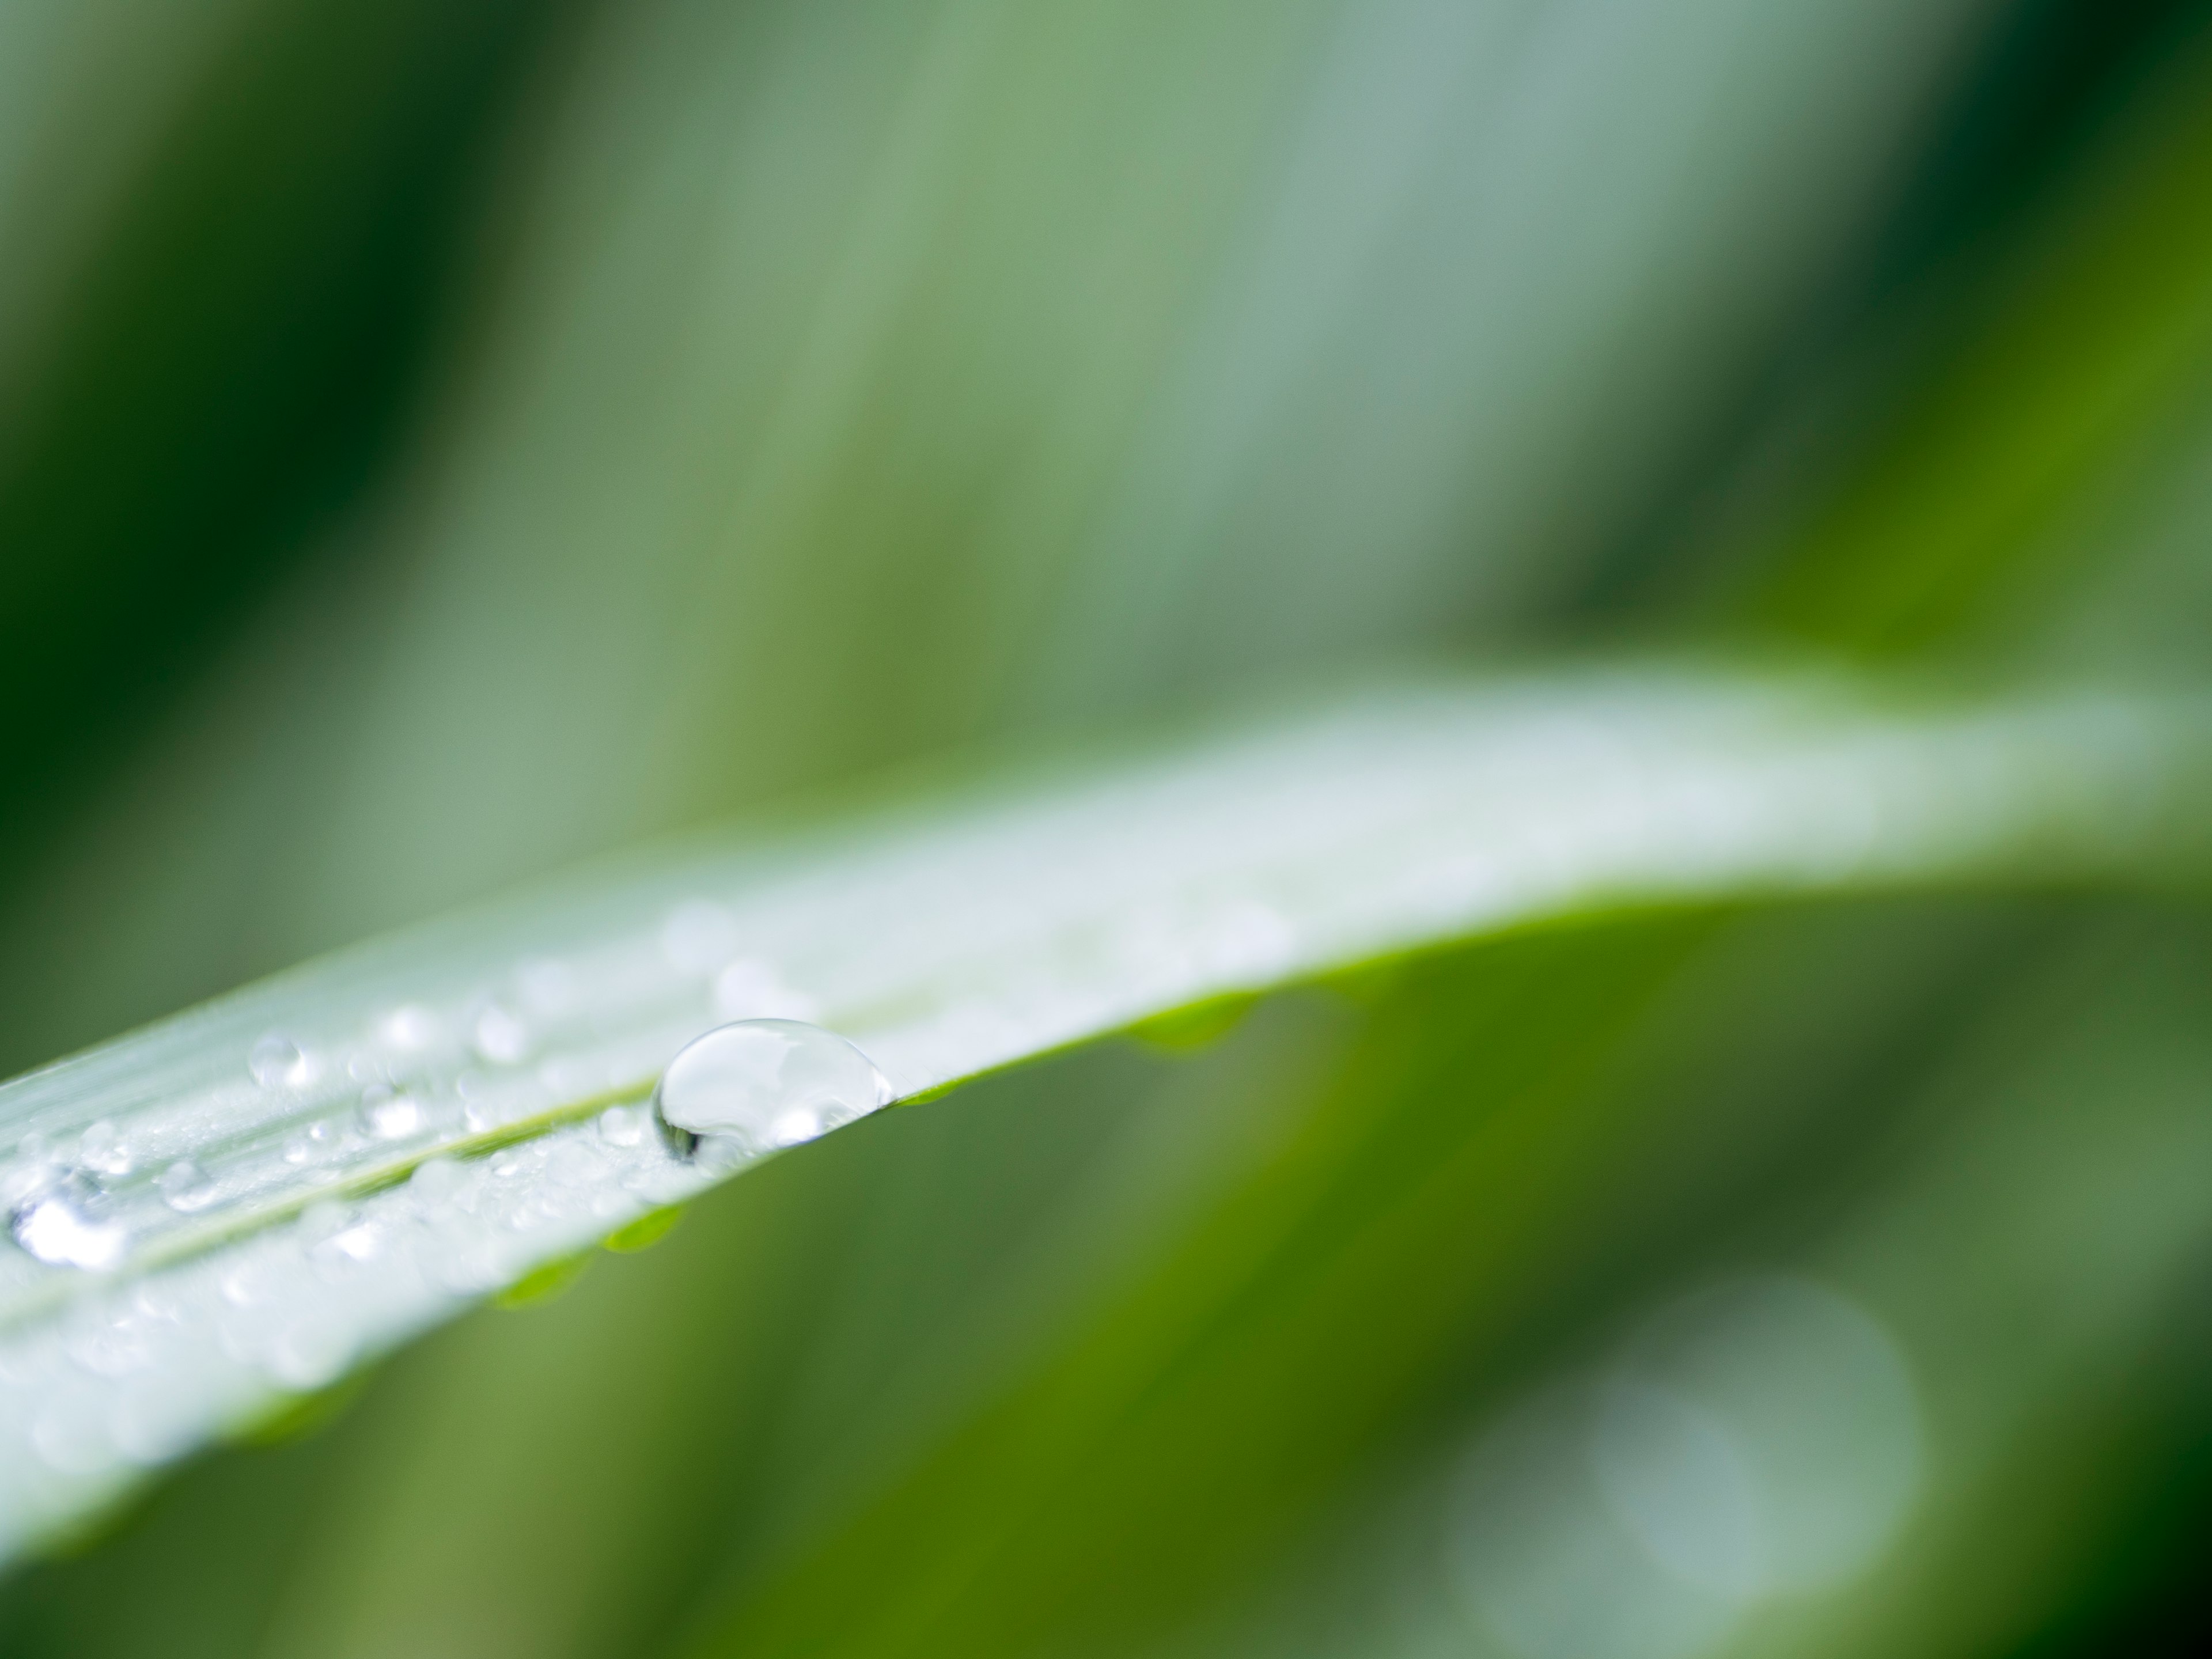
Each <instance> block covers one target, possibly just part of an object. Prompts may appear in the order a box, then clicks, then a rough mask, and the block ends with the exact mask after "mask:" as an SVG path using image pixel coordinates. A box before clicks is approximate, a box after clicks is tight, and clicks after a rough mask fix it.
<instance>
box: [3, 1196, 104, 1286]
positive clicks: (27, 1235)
mask: <svg viewBox="0 0 2212 1659" xmlns="http://www.w3.org/2000/svg"><path fill="white" fill-rule="evenodd" d="M100 1209H101V1197H100V1191H99V1189H98V1188H95V1187H94V1185H93V1184H92V1182H89V1181H88V1180H87V1179H85V1177H84V1176H82V1175H72V1176H66V1177H64V1180H63V1181H62V1182H61V1184H60V1185H59V1186H57V1187H54V1188H51V1189H49V1190H48V1191H47V1192H46V1193H45V1194H42V1195H41V1196H40V1197H38V1198H36V1199H33V1200H31V1202H29V1203H27V1204H25V1205H23V1206H21V1207H20V1208H18V1209H17V1210H16V1211H15V1213H14V1214H13V1215H11V1216H9V1218H8V1230H9V1231H10V1232H11V1233H13V1234H14V1235H15V1242H16V1243H18V1244H20V1245H21V1246H22V1247H23V1248H24V1249H26V1250H27V1251H29V1252H30V1254H32V1255H34V1256H36V1257H38V1259H39V1260H40V1261H47V1262H52V1264H53V1265H54V1266H56V1267H91V1268H101V1267H113V1266H114V1265H115V1264H116V1263H117V1262H118V1261H121V1260H122V1259H123V1247H124V1245H125V1243H127V1242H128V1240H127V1237H126V1235H125V1232H124V1231H123V1229H122V1227H121V1226H120V1225H118V1224H117V1223H115V1222H113V1221H111V1220H108V1219H106V1218H104V1217H103V1216H102V1215H101V1214H100Z"/></svg>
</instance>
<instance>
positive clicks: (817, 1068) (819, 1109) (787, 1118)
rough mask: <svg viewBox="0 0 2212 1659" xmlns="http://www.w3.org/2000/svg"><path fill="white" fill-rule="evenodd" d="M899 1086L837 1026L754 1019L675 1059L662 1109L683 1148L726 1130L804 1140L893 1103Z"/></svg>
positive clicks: (757, 1143)
mask: <svg viewBox="0 0 2212 1659" xmlns="http://www.w3.org/2000/svg"><path fill="white" fill-rule="evenodd" d="M891 1094H892V1090H891V1085H890V1082H889V1081H888V1080H887V1079H885V1078H884V1074H883V1073H881V1072H879V1071H878V1070H877V1069H876V1067H875V1065H874V1063H873V1062H872V1061H871V1060H869V1058H868V1057H867V1056H866V1054H862V1053H861V1052H860V1050H859V1049H858V1048H854V1046H853V1045H852V1044H851V1043H849V1042H846V1041H845V1039H844V1038H842V1037H841V1036H838V1035H837V1034H836V1032H834V1031H825V1030H823V1029H822V1028H821V1027H820V1026H818V1025H806V1024H801V1023H800V1022H799V1021H797V1020H792V1019H747V1020H740V1021H738V1023H737V1024H734V1025H724V1026H720V1027H718V1028H717V1029H716V1030H712V1031H709V1032H708V1033H707V1035H706V1036H702V1037H701V1038H699V1039H698V1040H697V1041H696V1042H693V1043H692V1044H691V1045H690V1047H689V1048H685V1049H684V1051H683V1053H681V1054H678V1055H677V1056H676V1058H675V1059H674V1060H671V1061H670V1062H669V1064H668V1069H667V1071H666V1072H665V1073H662V1074H661V1079H660V1085H659V1088H657V1089H655V1090H654V1091H653V1113H654V1115H655V1116H657V1117H658V1118H659V1121H660V1122H661V1124H662V1125H663V1126H664V1127H665V1130H666V1132H667V1134H668V1137H669V1139H670V1140H671V1142H672V1143H673V1144H674V1146H676V1148H677V1150H678V1151H679V1152H684V1153H685V1154H689V1153H690V1152H693V1151H695V1150H696V1148H697V1147H698V1146H699V1143H700V1142H701V1140H702V1139H707V1138H709V1137H715V1138H720V1137H726V1138H728V1139H731V1140H733V1141H737V1142H738V1143H741V1144H743V1145H746V1146H751V1147H757V1148H765V1147H770V1146H797V1145H798V1144H799V1142H801V1141H805V1140H811V1139H814V1138H815V1137H816V1136H817V1135H819V1134H823V1133H826V1132H827V1131H829V1130H830V1129H833V1128H835V1127H837V1126H838V1125H839V1124H841V1123H844V1122H848V1121H851V1120H852V1119H854V1118H856V1117H863V1116H866V1115H867V1114H868V1113H870V1112H872V1111H874V1110H875V1109H877V1108H878V1106H884V1105H888V1104H889V1103H890V1099H891Z"/></svg>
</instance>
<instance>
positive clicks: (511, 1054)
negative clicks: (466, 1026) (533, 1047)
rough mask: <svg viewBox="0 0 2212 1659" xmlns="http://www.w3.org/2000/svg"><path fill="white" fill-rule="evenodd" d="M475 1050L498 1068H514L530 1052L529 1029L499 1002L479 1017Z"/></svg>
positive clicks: (491, 1005)
mask: <svg viewBox="0 0 2212 1659" xmlns="http://www.w3.org/2000/svg"><path fill="white" fill-rule="evenodd" d="M476 1048H477V1053H478V1054H482V1055H483V1057H484V1058H485V1059H486V1060H490V1061H492V1062H493V1063H495V1065H501V1066H512V1065H513V1064H514V1063H515V1062H516V1061H517V1060H521V1059H522V1058H523V1057H524V1056H526V1054H529V1052H530V1028H529V1027H528V1026H527V1025H526V1024H523V1023H522V1021H521V1020H520V1019H519V1018H516V1017H515V1016H514V1015H513V1014H512V1013H509V1012H507V1010H506V1009H504V1008H502V1007H501V1006H499V1004H497V1003H496V1002H494V1003H489V1004H487V1005H486V1006H485V1007H484V1009H483V1012H481V1013H479V1014H478V1015H477V1024H476Z"/></svg>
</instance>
